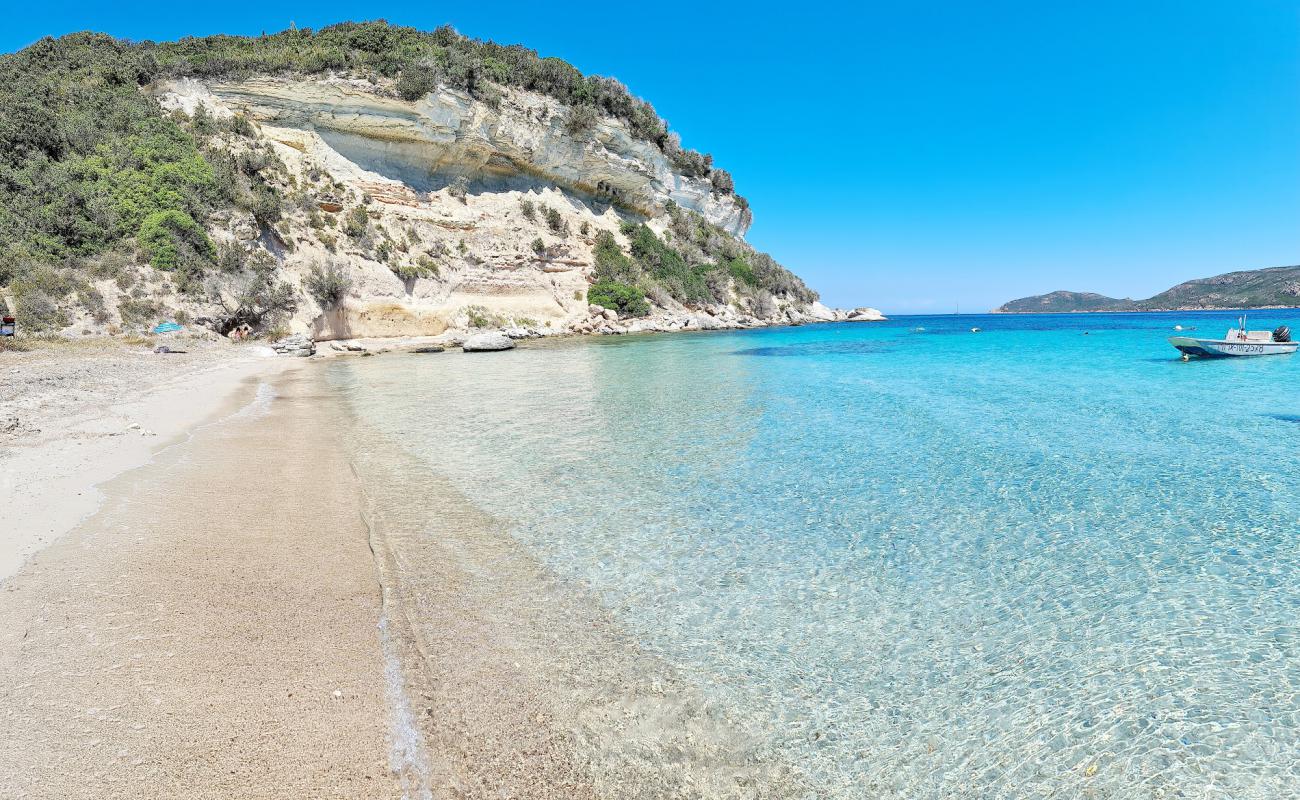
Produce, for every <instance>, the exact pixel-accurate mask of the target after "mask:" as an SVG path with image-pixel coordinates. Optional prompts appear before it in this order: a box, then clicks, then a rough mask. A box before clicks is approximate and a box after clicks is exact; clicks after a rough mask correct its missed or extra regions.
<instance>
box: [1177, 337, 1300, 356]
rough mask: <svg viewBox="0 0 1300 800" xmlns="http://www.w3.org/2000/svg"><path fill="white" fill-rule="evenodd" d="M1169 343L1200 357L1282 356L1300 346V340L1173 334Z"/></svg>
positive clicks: (1185, 353)
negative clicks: (1256, 340)
mask: <svg viewBox="0 0 1300 800" xmlns="http://www.w3.org/2000/svg"><path fill="white" fill-rule="evenodd" d="M1169 343H1170V344H1172V345H1173V346H1174V347H1176V348H1178V351H1179V352H1180V353H1182V354H1183V355H1185V356H1197V357H1199V358H1236V357H1240V356H1281V355H1286V354H1287V353H1294V352H1295V351H1296V348H1297V347H1300V342H1230V341H1228V340H1226V339H1193V338H1192V337H1190V336H1171V337H1169Z"/></svg>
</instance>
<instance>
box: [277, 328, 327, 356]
mask: <svg viewBox="0 0 1300 800" xmlns="http://www.w3.org/2000/svg"><path fill="white" fill-rule="evenodd" d="M271 347H273V348H275V352H277V353H279V354H280V355H282V356H297V357H299V358H306V357H307V356H314V355H316V342H314V341H312V338H311V337H310V336H308V335H307V334H305V333H295V334H293V335H292V336H286V337H284V338H283V339H279V340H277V341H274V342H272V343H271Z"/></svg>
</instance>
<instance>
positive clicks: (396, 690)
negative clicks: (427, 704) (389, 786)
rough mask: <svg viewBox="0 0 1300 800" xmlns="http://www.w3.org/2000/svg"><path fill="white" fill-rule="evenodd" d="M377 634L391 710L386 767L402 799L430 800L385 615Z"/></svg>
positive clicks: (426, 772)
mask: <svg viewBox="0 0 1300 800" xmlns="http://www.w3.org/2000/svg"><path fill="white" fill-rule="evenodd" d="M379 635H380V638H381V640H382V643H383V651H384V692H385V694H386V695H387V696H388V707H389V708H390V709H392V716H391V718H390V719H389V728H390V733H391V735H392V743H391V745H390V746H389V750H388V767H389V769H391V770H392V771H393V774H395V775H397V776H398V777H399V779H400V780H401V784H402V800H417V798H418V800H431V799H432V797H433V792H432V790H431V789H430V788H429V784H430V778H429V764H428V762H427V761H426V760H425V756H424V748H423V747H422V746H421V736H420V731H419V728H417V727H416V724H415V713H414V712H413V711H412V710H411V703H410V700H408V699H407V696H406V685H405V681H403V680H402V665H401V663H400V662H399V661H398V659H397V654H396V653H395V652H394V651H393V642H392V637H391V634H390V633H389V631H388V615H387V613H385V614H384V616H383V617H382V618H381V619H380V620H379Z"/></svg>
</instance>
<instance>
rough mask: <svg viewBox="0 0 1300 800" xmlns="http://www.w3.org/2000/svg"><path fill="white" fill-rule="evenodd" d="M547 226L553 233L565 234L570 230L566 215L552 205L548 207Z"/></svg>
mask: <svg viewBox="0 0 1300 800" xmlns="http://www.w3.org/2000/svg"><path fill="white" fill-rule="evenodd" d="M546 227H548V228H550V229H551V232H552V233H558V234H562V235H563V234H567V233H568V232H569V225H568V223H566V222H565V221H564V217H562V216H560V212H559V211H557V210H555V209H554V208H551V207H550V206H547V207H546Z"/></svg>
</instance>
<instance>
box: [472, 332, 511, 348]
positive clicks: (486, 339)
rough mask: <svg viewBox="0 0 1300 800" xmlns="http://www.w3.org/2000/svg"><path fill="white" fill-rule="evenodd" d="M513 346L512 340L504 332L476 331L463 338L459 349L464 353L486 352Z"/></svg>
mask: <svg viewBox="0 0 1300 800" xmlns="http://www.w3.org/2000/svg"><path fill="white" fill-rule="evenodd" d="M514 346H515V343H514V341H513V340H512V339H511V338H510V337H509V336H506V335H505V334H504V333H500V332H498V331H492V332H491V333H476V334H474V335H473V336H471V337H469V338H468V339H466V340H465V344H463V345H461V349H462V350H464V351H465V352H466V353H488V352H492V351H495V350H509V349H511V348H513V347H514Z"/></svg>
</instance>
